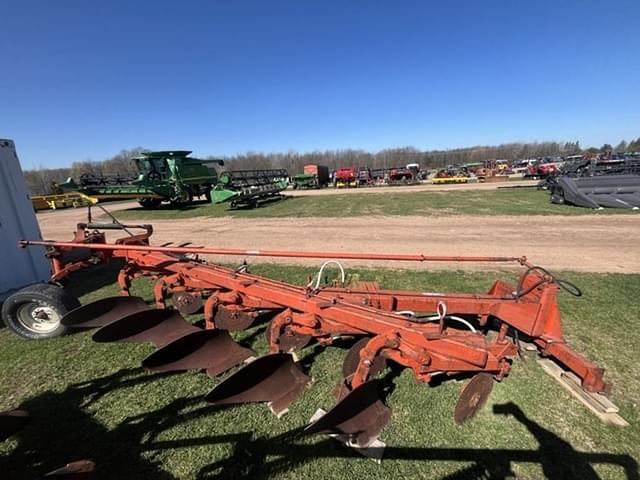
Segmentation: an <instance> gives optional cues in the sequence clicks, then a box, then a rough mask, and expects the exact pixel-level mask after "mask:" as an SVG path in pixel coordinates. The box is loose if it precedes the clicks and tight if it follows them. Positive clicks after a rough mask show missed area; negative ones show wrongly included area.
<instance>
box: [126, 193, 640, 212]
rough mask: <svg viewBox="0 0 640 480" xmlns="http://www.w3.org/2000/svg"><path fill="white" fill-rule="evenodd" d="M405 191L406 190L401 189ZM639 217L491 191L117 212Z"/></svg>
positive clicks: (321, 197)
mask: <svg viewBox="0 0 640 480" xmlns="http://www.w3.org/2000/svg"><path fill="white" fill-rule="evenodd" d="M398 188H402V187H398ZM625 213H626V214H637V212H630V211H629V210H626V209H621V208H620V209H616V208H607V209H603V210H591V209H587V208H579V207H573V206H568V205H554V204H552V203H551V202H550V200H549V193H548V192H546V191H540V190H536V189H535V188H504V189H499V190H492V191H473V190H468V191H459V192H456V191H449V192H412V193H408V192H407V193H363V194H344V195H310V196H300V197H286V198H285V199H284V200H282V201H279V202H271V203H267V204H265V205H263V206H261V207H260V208H254V209H242V208H240V209H231V207H230V206H229V205H228V204H221V205H211V204H209V203H199V204H195V205H190V206H185V207H181V208H177V207H173V206H169V205H165V206H162V207H160V208H157V209H154V210H146V209H143V208H134V209H130V210H124V211H120V212H118V218H121V219H145V220H153V219H172V218H188V217H198V216H207V217H223V216H233V217H238V218H269V217H272V218H276V217H360V216H368V215H422V216H443V215H611V214H625Z"/></svg>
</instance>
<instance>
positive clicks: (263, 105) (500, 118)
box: [0, 0, 640, 169]
mask: <svg viewBox="0 0 640 480" xmlns="http://www.w3.org/2000/svg"><path fill="white" fill-rule="evenodd" d="M446 3H447V4H445V2H433V3H431V2H418V1H400V2H379V1H353V2H337V1H336V2H334V1H325V2H315V3H312V2H295V1H270V2H260V1H237V2H227V3H223V2H205V1H197V0H192V1H185V2H169V1H164V0H162V1H156V2H153V3H148V2H142V1H138V0H133V1H123V0H114V1H110V2H84V1H81V0H64V1H60V2H47V1H43V0H40V1H37V0H24V1H20V2H17V1H15V2H7V3H5V4H4V5H3V7H2V12H3V28H2V29H1V30H0V54H1V55H2V58H3V60H4V65H5V66H8V68H6V69H3V70H4V71H3V75H0V95H1V96H2V97H1V98H2V103H1V104H0V137H3V138H11V139H13V140H15V141H16V146H17V148H18V153H19V156H20V159H21V162H22V165H23V168H25V169H28V168H34V167H38V166H44V167H51V168H55V167H63V166H69V165H70V164H71V163H72V162H73V161H80V160H86V159H92V160H102V159H105V158H108V157H111V156H113V155H115V154H117V153H118V152H119V151H121V150H122V149H127V148H133V147H137V146H142V147H145V148H151V149H189V150H194V152H195V154H197V155H201V156H204V155H233V154H237V153H245V152H247V151H261V152H265V153H270V152H286V151H289V150H295V151H299V152H305V151H314V150H327V149H330V150H331V149H342V148H356V149H364V150H371V151H377V150H381V149H384V148H393V147H403V146H414V147H416V148H419V149H421V150H431V149H450V148H459V147H467V146H474V145H497V144H502V143H511V142H518V141H523V142H534V141H560V142H565V141H576V140H577V141H580V143H581V144H582V145H583V146H596V147H599V146H601V145H602V144H604V143H611V144H613V145H615V144H617V143H618V142H619V141H621V140H626V141H630V140H633V139H636V138H638V137H640V109H639V108H638V106H640V55H638V52H640V36H639V35H638V34H637V32H636V30H637V28H636V26H635V23H636V22H637V19H638V18H640V2H637V1H623V0H620V1H612V2H606V3H604V2H596V1H589V0H586V1H584V0H583V1H577V0H566V1H562V2H555V1H548V0H542V1H539V2H513V1H506V0H505V1H503V0H500V1H488V2H472V1H458V2H446Z"/></svg>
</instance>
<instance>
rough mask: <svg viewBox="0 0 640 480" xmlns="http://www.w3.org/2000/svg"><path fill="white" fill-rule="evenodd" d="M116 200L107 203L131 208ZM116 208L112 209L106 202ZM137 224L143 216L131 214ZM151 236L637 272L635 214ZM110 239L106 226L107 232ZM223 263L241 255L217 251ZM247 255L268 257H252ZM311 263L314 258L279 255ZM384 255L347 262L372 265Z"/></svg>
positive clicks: (327, 221)
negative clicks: (475, 257) (492, 258)
mask: <svg viewBox="0 0 640 480" xmlns="http://www.w3.org/2000/svg"><path fill="white" fill-rule="evenodd" d="M131 205H132V204H131V203H122V204H119V205H117V206H112V207H110V209H111V210H112V211H116V210H117V209H122V208H130V207H131ZM113 207H116V208H113ZM84 215H85V212H84V210H81V209H74V210H63V211H58V212H51V213H47V214H39V215H38V219H39V221H40V227H41V229H42V234H43V237H44V238H47V239H57V240H69V239H70V238H71V234H72V230H73V228H74V226H75V224H76V223H77V222H79V221H84ZM136 223H144V222H142V221H136ZM149 223H153V225H154V228H155V233H154V236H153V239H154V243H155V244H160V243H164V242H174V243H175V244H178V243H181V242H187V241H190V242H192V243H193V244H194V245H206V246H212V247H213V246H215V247H221V248H240V249H272V250H298V251H301V250H316V251H325V252H326V251H338V252H339V251H344V252H347V251H352V252H372V253H407V254H419V253H422V254H425V255H492V256H522V255H525V256H527V257H528V258H529V259H530V260H531V261H532V262H534V263H535V264H538V265H542V266H545V267H547V268H551V269H554V270H573V271H583V272H616V273H640V248H638V240H637V239H638V234H640V221H639V220H638V218H637V217H636V216H592V215H589V216H587V215H585V216H576V217H567V216H539V217H536V216H531V217H518V216H508V217H507V216H499V217H492V216H482V217H479V216H450V217H413V216H407V217H385V216H377V217H363V218H270V219H238V218H216V219H213V218H206V217H197V218H190V219H184V220H155V221H153V222H149ZM108 235H109V238H110V239H113V238H115V237H114V234H113V232H109V233H108ZM221 260H222V261H225V262H239V261H240V260H241V259H239V258H237V257H235V258H222V259H221ZM251 261H252V262H258V261H274V260H273V259H270V258H252V259H251ZM277 261H278V262H281V263H284V262H286V263H301V264H308V265H318V264H319V263H320V262H319V261H318V260H306V261H300V260H296V259H278V260H277ZM381 263H383V262H370V261H358V262H356V261H348V262H345V264H347V265H364V266H373V265H381ZM384 265H385V266H389V267H398V266H402V267H404V268H423V269H439V268H446V269H451V268H460V269H470V270H487V269H488V268H495V267H496V266H487V265H486V264H453V265H452V264H433V263H422V264H419V265H416V264H414V263H404V264H399V263H396V264H394V263H393V262H387V263H384Z"/></svg>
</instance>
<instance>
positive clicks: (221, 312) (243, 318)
mask: <svg viewBox="0 0 640 480" xmlns="http://www.w3.org/2000/svg"><path fill="white" fill-rule="evenodd" d="M257 317H258V312H256V311H253V310H240V309H235V308H226V307H223V306H220V307H218V309H217V311H216V314H215V317H214V318H213V321H214V322H215V324H216V328H221V329H223V330H228V331H230V332H236V331H238V330H246V329H247V328H249V327H250V326H251V325H252V324H253V322H255V320H256V318H257Z"/></svg>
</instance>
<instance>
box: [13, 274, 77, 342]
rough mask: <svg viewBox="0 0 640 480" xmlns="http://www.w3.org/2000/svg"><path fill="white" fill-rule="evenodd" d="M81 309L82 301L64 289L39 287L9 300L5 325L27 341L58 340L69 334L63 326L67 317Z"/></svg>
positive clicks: (36, 285) (25, 290) (49, 286)
mask: <svg viewBox="0 0 640 480" xmlns="http://www.w3.org/2000/svg"><path fill="white" fill-rule="evenodd" d="M79 306H80V302H78V299H77V298H75V297H74V296H73V295H71V294H69V293H68V292H67V291H66V290H64V289H63V288H62V287H58V286H56V285H51V284H49V283H36V284H34V285H29V286H28V287H25V288H23V289H21V290H18V291H17V292H16V293H14V294H13V295H11V296H10V297H9V298H7V299H6V300H5V302H4V304H3V305H2V321H3V322H4V324H5V325H6V326H7V328H9V330H11V331H13V332H14V333H16V334H18V335H20V336H21V337H24V338H29V339H33V340H36V339H41V338H51V337H57V336H59V335H62V334H63V333H65V332H66V331H67V329H66V328H65V327H64V326H62V325H61V324H60V320H61V319H62V317H63V316H64V314H65V313H67V312H69V311H71V310H73V309H74V308H78V307H79Z"/></svg>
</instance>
